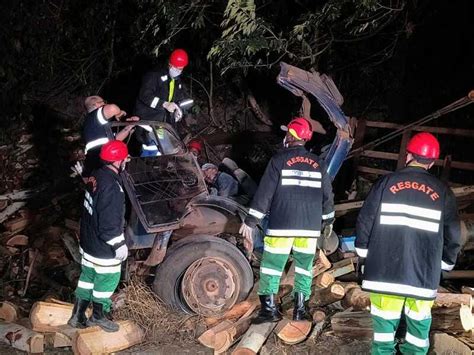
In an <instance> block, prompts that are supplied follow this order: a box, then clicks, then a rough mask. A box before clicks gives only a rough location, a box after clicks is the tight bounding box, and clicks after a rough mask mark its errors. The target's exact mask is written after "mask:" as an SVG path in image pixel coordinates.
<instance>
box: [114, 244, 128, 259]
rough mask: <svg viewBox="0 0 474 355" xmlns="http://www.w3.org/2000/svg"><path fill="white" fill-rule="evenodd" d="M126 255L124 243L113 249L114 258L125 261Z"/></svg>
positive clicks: (126, 250)
mask: <svg viewBox="0 0 474 355" xmlns="http://www.w3.org/2000/svg"><path fill="white" fill-rule="evenodd" d="M127 257H128V248H127V246H126V245H125V244H124V245H122V246H121V247H119V248H118V249H117V250H116V251H115V259H118V260H120V261H125V260H126V259H127Z"/></svg>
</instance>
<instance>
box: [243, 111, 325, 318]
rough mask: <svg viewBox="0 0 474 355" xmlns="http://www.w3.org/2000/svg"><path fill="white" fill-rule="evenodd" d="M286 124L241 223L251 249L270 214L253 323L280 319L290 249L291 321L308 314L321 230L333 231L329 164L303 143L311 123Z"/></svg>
mask: <svg viewBox="0 0 474 355" xmlns="http://www.w3.org/2000/svg"><path fill="white" fill-rule="evenodd" d="M282 129H283V130H285V131H287V133H286V136H285V139H284V141H283V145H284V149H282V150H281V151H280V152H278V153H277V154H275V155H274V156H273V157H272V159H271V160H270V162H269V163H268V165H267V168H266V170H265V173H264V175H263V177H262V180H261V181H260V185H259V186H258V189H257V191H256V193H255V195H254V197H253V200H252V202H251V204H250V209H249V213H248V215H247V217H246V218H245V220H244V223H243V224H242V226H241V228H240V233H241V234H242V235H243V236H244V237H245V244H246V247H247V249H251V245H252V231H253V229H254V227H255V226H256V225H257V224H258V223H260V222H261V221H262V219H263V218H264V217H265V215H266V214H268V228H267V230H266V237H265V238H264V251H263V256H262V261H261V264H260V283H259V290H258V294H259V297H260V302H261V308H260V311H259V314H258V316H257V318H255V319H254V323H263V322H276V321H278V320H280V319H281V317H282V316H281V313H280V311H279V307H278V306H277V304H276V300H275V297H276V294H277V293H278V288H279V285H280V277H281V275H282V273H283V270H284V268H285V264H286V262H287V260H288V256H289V254H290V252H291V251H292V250H293V258H294V261H295V285H294V303H295V307H294V311H293V320H297V321H298V320H305V319H310V316H309V315H308V312H307V304H306V301H307V300H308V299H309V297H310V295H311V281H312V278H313V275H312V267H313V260H314V256H315V253H316V244H317V238H318V237H319V236H320V234H321V229H322V230H323V235H327V236H329V235H330V234H331V232H332V223H333V220H334V201H333V193H332V186H331V179H330V177H329V175H328V174H327V172H326V166H325V164H324V162H323V161H322V160H321V159H319V157H318V156H317V155H315V154H313V153H310V152H308V151H307V150H306V148H305V147H304V144H305V142H306V141H308V140H310V139H311V136H312V129H311V125H310V123H309V122H308V120H306V119H305V118H302V117H299V118H295V119H293V120H292V121H291V122H290V123H289V124H288V126H282ZM321 227H323V228H321Z"/></svg>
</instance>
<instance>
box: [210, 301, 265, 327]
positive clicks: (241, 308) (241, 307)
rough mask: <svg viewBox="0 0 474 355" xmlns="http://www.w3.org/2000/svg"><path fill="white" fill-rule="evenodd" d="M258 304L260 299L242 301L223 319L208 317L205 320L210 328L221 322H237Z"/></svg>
mask: <svg viewBox="0 0 474 355" xmlns="http://www.w3.org/2000/svg"><path fill="white" fill-rule="evenodd" d="M257 304H258V299H254V300H253V301H248V300H247V301H242V302H240V303H237V304H236V305H235V306H234V307H232V308H231V309H229V310H228V311H227V312H225V313H224V314H223V315H222V317H220V318H216V317H208V318H205V319H204V323H206V325H207V326H208V327H213V326H215V325H216V324H218V323H219V322H222V321H224V320H230V321H233V320H236V319H239V318H240V317H242V316H243V315H244V314H245V313H246V312H247V311H248V310H249V309H250V308H251V307H252V306H254V305H257Z"/></svg>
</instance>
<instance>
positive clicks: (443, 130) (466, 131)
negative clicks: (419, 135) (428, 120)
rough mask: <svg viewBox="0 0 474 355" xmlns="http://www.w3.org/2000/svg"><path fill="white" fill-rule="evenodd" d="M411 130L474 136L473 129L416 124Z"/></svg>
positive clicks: (383, 124) (370, 124) (371, 123)
mask: <svg viewBox="0 0 474 355" xmlns="http://www.w3.org/2000/svg"><path fill="white" fill-rule="evenodd" d="M365 123H366V126H367V127H370V128H386V129H398V128H403V127H405V126H404V125H401V124H398V123H392V122H379V121H366V122H365ZM411 130H412V131H416V132H430V133H438V134H449V135H454V136H464V137H474V130H473V129H463V128H448V127H432V126H415V127H412V128H411ZM356 134H357V132H356ZM354 145H355V144H354Z"/></svg>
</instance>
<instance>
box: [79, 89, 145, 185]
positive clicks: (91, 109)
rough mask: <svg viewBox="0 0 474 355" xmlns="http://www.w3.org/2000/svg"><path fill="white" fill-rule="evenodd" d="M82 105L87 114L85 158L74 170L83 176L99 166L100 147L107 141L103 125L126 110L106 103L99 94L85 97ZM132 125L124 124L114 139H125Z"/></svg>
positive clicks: (84, 130)
mask: <svg viewBox="0 0 474 355" xmlns="http://www.w3.org/2000/svg"><path fill="white" fill-rule="evenodd" d="M84 105H85V107H86V110H87V115H86V117H85V119H84V126H83V133H82V137H83V140H84V141H85V144H86V145H85V150H84V152H85V154H86V159H85V161H84V167H81V166H77V164H76V172H78V173H79V174H80V175H82V177H83V178H87V177H89V176H90V174H91V173H92V171H94V170H95V169H98V168H100V166H101V164H102V163H101V160H100V157H99V155H100V149H101V147H102V146H103V145H104V144H105V143H107V142H108V141H109V138H108V137H107V133H106V131H105V125H106V124H107V123H109V121H110V120H112V119H116V120H118V121H119V120H120V119H121V118H123V117H125V116H126V114H127V113H126V112H125V111H122V110H121V109H120V107H118V106H117V105H115V104H107V102H105V100H104V99H103V98H102V97H100V96H89V97H87V98H86V99H85V101H84ZM138 120H139V118H138V117H136V116H133V117H130V118H127V121H138ZM133 128H134V126H133V125H129V126H125V127H124V128H123V129H122V130H121V131H120V132H118V133H117V134H116V136H115V139H117V140H120V141H123V140H124V139H126V138H127V137H128V136H129V134H130V133H131V132H133Z"/></svg>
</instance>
